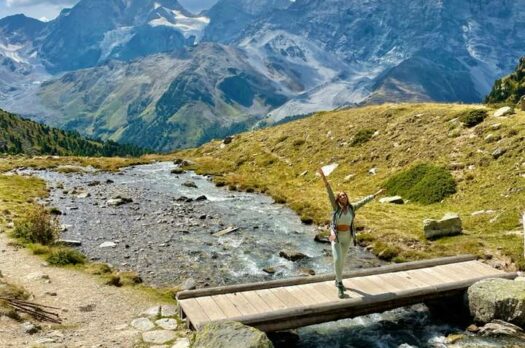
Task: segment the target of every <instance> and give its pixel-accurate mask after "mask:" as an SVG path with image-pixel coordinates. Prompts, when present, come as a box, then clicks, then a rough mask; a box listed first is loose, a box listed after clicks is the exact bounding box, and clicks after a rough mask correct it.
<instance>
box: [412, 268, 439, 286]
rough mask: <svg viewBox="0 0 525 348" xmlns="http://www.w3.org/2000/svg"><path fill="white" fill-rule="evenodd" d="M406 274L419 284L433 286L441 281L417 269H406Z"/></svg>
mask: <svg viewBox="0 0 525 348" xmlns="http://www.w3.org/2000/svg"><path fill="white" fill-rule="evenodd" d="M407 274H408V275H409V276H410V277H412V278H413V279H415V280H416V281H418V282H420V283H421V284H425V286H435V285H438V284H440V283H441V282H440V281H439V280H438V279H436V278H434V277H429V276H427V275H426V274H425V273H422V272H421V271H419V270H413V271H407Z"/></svg>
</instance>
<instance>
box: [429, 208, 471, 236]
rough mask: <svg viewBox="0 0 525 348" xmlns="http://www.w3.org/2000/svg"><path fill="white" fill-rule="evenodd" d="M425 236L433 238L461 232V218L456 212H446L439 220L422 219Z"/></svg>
mask: <svg viewBox="0 0 525 348" xmlns="http://www.w3.org/2000/svg"><path fill="white" fill-rule="evenodd" d="M423 230H424V233H425V238H427V239H433V238H440V237H443V236H454V235H458V234H460V233H461V231H462V230H463V229H462V227H461V219H460V217H459V215H458V214H456V213H447V214H445V216H443V218H442V219H441V220H433V219H425V220H424V221H423Z"/></svg>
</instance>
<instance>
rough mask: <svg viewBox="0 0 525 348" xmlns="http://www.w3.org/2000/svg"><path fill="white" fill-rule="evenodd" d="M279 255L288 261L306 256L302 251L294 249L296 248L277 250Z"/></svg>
mask: <svg viewBox="0 0 525 348" xmlns="http://www.w3.org/2000/svg"><path fill="white" fill-rule="evenodd" d="M279 256H280V257H284V258H285V259H287V260H290V261H294V262H295V261H299V260H302V259H304V258H305V257H308V256H307V255H305V254H303V253H302V252H299V251H296V250H281V251H280V252H279Z"/></svg>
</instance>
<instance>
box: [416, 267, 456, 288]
mask: <svg viewBox="0 0 525 348" xmlns="http://www.w3.org/2000/svg"><path fill="white" fill-rule="evenodd" d="M421 271H422V272H423V273H426V274H427V276H428V277H431V278H434V279H437V280H439V281H440V282H441V284H447V283H452V282H454V279H452V278H450V277H447V276H445V275H443V274H440V273H438V272H436V271H435V270H434V269H433V268H425V269H422V270H421Z"/></svg>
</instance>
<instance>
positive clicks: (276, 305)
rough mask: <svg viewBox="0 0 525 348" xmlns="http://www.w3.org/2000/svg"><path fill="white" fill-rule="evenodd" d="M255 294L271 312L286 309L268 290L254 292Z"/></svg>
mask: <svg viewBox="0 0 525 348" xmlns="http://www.w3.org/2000/svg"><path fill="white" fill-rule="evenodd" d="M255 292H256V293H257V295H259V297H260V298H261V299H262V300H263V301H264V302H266V304H267V305H268V306H269V307H270V308H271V309H272V310H274V311H277V310H279V309H284V308H286V305H285V304H284V303H282V301H281V300H279V298H278V297H277V296H275V294H274V293H273V292H271V291H270V289H261V290H255Z"/></svg>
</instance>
